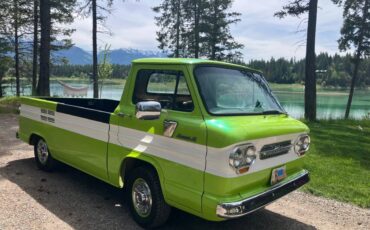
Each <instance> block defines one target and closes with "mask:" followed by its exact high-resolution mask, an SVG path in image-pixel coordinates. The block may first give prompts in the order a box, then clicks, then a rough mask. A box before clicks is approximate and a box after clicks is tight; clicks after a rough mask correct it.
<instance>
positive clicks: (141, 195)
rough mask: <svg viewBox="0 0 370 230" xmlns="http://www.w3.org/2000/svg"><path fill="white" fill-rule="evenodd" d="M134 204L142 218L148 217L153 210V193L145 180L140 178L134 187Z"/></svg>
mask: <svg viewBox="0 0 370 230" xmlns="http://www.w3.org/2000/svg"><path fill="white" fill-rule="evenodd" d="M132 202H133V204H134V208H135V210H136V212H137V214H139V215H140V216H141V217H147V216H149V215H150V211H151V210H152V202H153V201H152V193H151V191H150V188H149V185H148V184H147V183H146V181H145V180H144V179H141V178H138V179H136V180H135V182H134V184H133V185H132Z"/></svg>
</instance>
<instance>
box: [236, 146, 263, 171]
mask: <svg viewBox="0 0 370 230" xmlns="http://www.w3.org/2000/svg"><path fill="white" fill-rule="evenodd" d="M256 159H257V149H256V147H255V146H254V145H253V144H244V145H238V146H235V147H234V149H233V151H232V152H231V153H230V155H229V165H230V167H231V168H233V169H234V170H235V172H236V173H237V174H241V173H244V172H247V171H248V170H249V167H250V166H252V165H253V164H254V162H255V161H256Z"/></svg>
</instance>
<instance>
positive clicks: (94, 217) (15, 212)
mask: <svg viewBox="0 0 370 230" xmlns="http://www.w3.org/2000/svg"><path fill="white" fill-rule="evenodd" d="M17 128H18V127H17V116H15V115H3V114H0V229H1V230H3V229H138V228H139V227H138V226H137V225H136V224H135V222H134V221H133V220H132V219H131V217H130V215H129V212H128V207H127V204H125V203H124V202H123V201H122V199H121V197H122V193H121V191H120V190H119V189H116V188H114V187H111V186H109V185H107V184H105V183H103V182H100V181H99V180H97V179H94V178H92V177H90V176H88V175H86V174H84V173H81V172H79V171H77V170H74V169H72V168H70V167H68V166H63V167H62V168H61V169H60V170H58V171H56V172H54V173H45V172H42V171H39V170H37V169H36V166H35V163H34V160H33V149H32V147H30V146H28V145H26V144H24V143H22V142H20V141H18V140H17V139H16V138H15V133H16V130H17ZM316 228H318V229H370V210H368V209H361V208H358V207H355V206H352V205H349V204H344V203H340V202H336V201H333V200H327V199H324V198H318V197H314V196H311V195H307V194H304V193H301V192H294V193H292V194H289V195H287V196H286V197H284V198H282V199H280V200H279V201H277V202H275V203H273V204H271V205H269V206H267V207H266V208H265V209H262V210H260V211H258V212H256V213H253V214H251V215H248V216H246V217H244V218H241V219H237V220H231V221H226V222H221V223H213V222H208V221H204V220H202V219H199V218H197V217H194V216H192V215H189V214H186V213H184V212H181V211H178V210H175V211H174V212H173V213H172V215H171V219H170V220H169V222H168V224H167V225H166V226H164V229H223V230H225V229H233V230H235V229H316Z"/></svg>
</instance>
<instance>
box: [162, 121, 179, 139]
mask: <svg viewBox="0 0 370 230" xmlns="http://www.w3.org/2000/svg"><path fill="white" fill-rule="evenodd" d="M176 127H177V122H176V121H168V120H165V121H164V122H163V135H164V136H166V137H172V136H173V133H174V132H175V130H176Z"/></svg>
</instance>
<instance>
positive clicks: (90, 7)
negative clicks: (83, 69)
mask: <svg viewBox="0 0 370 230" xmlns="http://www.w3.org/2000/svg"><path fill="white" fill-rule="evenodd" d="M112 4H113V0H101V2H100V4H99V2H98V0H86V1H85V4H84V5H83V6H81V8H80V12H81V13H82V15H83V16H88V15H91V16H92V46H93V65H92V68H93V71H92V78H93V91H94V92H93V96H94V98H98V97H99V82H98V80H99V79H98V41H97V33H98V25H99V23H100V25H102V24H103V23H104V21H105V19H106V17H107V16H106V15H107V14H109V13H110V11H111V10H110V8H111V6H112Z"/></svg>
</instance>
